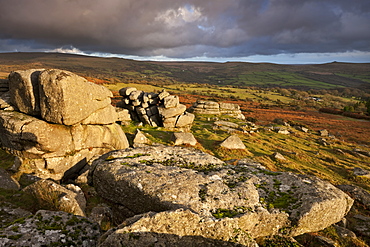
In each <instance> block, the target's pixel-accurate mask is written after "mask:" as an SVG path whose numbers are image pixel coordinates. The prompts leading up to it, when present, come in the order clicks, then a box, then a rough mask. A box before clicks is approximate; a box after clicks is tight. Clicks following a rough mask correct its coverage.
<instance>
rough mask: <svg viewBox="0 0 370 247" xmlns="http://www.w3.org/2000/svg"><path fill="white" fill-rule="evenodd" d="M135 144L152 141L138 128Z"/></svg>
mask: <svg viewBox="0 0 370 247" xmlns="http://www.w3.org/2000/svg"><path fill="white" fill-rule="evenodd" d="M133 143H134V145H135V144H151V141H150V140H149V139H148V138H147V137H146V136H145V135H144V133H143V132H141V131H140V130H139V129H136V133H135V137H134V140H133Z"/></svg>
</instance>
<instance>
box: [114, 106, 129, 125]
mask: <svg viewBox="0 0 370 247" xmlns="http://www.w3.org/2000/svg"><path fill="white" fill-rule="evenodd" d="M116 112H117V122H121V124H123V125H128V124H129V123H130V122H131V120H132V119H131V115H130V112H129V110H127V109H123V108H120V107H116Z"/></svg>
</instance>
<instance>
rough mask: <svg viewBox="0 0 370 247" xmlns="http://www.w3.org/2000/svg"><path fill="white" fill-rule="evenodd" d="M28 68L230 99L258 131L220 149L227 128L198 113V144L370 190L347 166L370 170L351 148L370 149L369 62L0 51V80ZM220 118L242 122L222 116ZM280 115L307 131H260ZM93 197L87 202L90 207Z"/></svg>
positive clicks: (224, 155)
mask: <svg viewBox="0 0 370 247" xmlns="http://www.w3.org/2000/svg"><path fill="white" fill-rule="evenodd" d="M31 68H58V69H65V70H69V71H71V72H74V73H76V74H78V75H81V76H83V77H86V78H88V80H90V81H92V82H94V83H97V84H104V86H106V87H107V88H109V89H110V90H111V91H113V93H114V95H115V98H113V103H116V102H117V101H118V100H119V98H120V97H119V95H118V90H119V89H120V88H123V87H136V88H137V89H139V90H144V91H146V92H159V91H161V90H163V89H165V90H167V91H169V92H170V93H171V94H175V95H178V96H179V97H180V102H181V103H183V104H185V105H186V106H187V107H190V106H191V105H192V104H193V103H194V102H196V101H197V100H198V99H204V100H213V101H219V102H230V103H236V104H238V105H240V107H241V110H242V112H243V114H244V115H245V116H246V119H247V121H249V122H253V123H255V124H256V125H257V126H261V128H260V131H258V132H255V133H253V132H251V133H248V134H242V133H239V134H238V135H239V137H240V138H241V140H242V141H243V143H244V144H245V145H246V147H247V149H246V150H244V151H239V150H236V151H228V150H224V149H222V148H219V147H218V144H219V143H220V142H221V141H222V140H223V139H225V138H226V137H227V136H228V135H229V133H227V132H225V131H222V130H215V129H214V128H213V125H212V124H213V121H212V119H213V118H214V116H197V117H196V119H195V122H194V124H193V128H192V129H191V131H192V133H193V134H194V136H195V137H196V139H197V140H198V142H199V143H198V144H197V146H196V148H198V149H201V150H203V151H205V152H207V153H210V154H212V155H215V156H216V157H218V158H220V159H222V160H225V161H229V162H232V161H233V159H240V158H244V157H248V158H252V159H254V160H256V161H258V162H260V163H261V164H263V165H264V166H266V167H267V168H268V169H270V170H272V171H289V172H294V173H302V174H309V175H315V176H318V177H320V178H322V179H325V180H328V181H330V182H331V183H333V184H335V185H339V184H354V185H357V186H359V187H362V188H364V189H365V190H367V191H369V192H370V179H369V178H364V177H359V176H355V175H354V174H353V172H352V171H353V168H354V167H359V168H362V169H367V170H370V157H368V156H366V155H362V154H361V153H359V152H356V151H354V150H357V151H358V150H361V151H363V152H365V153H366V152H370V148H369V145H370V138H369V137H370V134H369V133H370V121H369V119H368V110H369V109H370V104H369V103H368V102H370V101H369V100H370V64H346V63H337V62H334V63H329V64H321V65H277V64H267V63H259V64H252V63H234V62H230V63H201V62H197V63H195V62H143V61H134V60H126V59H119V58H96V57H86V56H79V55H68V54H54V53H8V54H0V79H5V78H6V77H7V76H8V74H9V73H10V72H11V71H14V70H23V69H31ZM331 113H335V114H331ZM219 119H220V120H226V121H231V122H235V123H238V124H240V125H242V124H243V122H241V121H240V120H236V119H230V118H227V117H223V116H221V117H219ZM283 122H286V123H289V124H290V125H291V126H294V125H298V126H304V127H307V128H308V129H309V131H308V133H304V132H299V131H296V132H295V133H294V134H292V135H282V134H277V133H275V132H271V131H267V130H266V127H268V126H275V127H276V126H281V123H283ZM122 128H123V129H124V131H125V133H126V134H127V135H128V137H129V140H130V138H132V136H133V135H134V133H135V130H136V129H137V128H138V126H136V125H135V123H132V124H131V125H128V126H123V127H122ZM139 128H140V129H141V130H142V131H143V132H144V133H145V134H146V135H147V137H148V138H149V139H151V140H152V141H153V142H159V143H163V144H166V145H171V144H172V143H171V140H170V136H171V133H172V132H171V131H168V130H166V129H164V128H153V127H149V126H141V127H139ZM321 129H327V130H328V131H329V133H330V135H331V137H324V138H325V140H324V141H323V140H322V138H321V137H320V136H319V135H318V134H317V131H318V130H321ZM275 152H279V153H281V154H283V156H284V157H285V160H276V159H274V158H272V156H271V155H272V154H273V153H275ZM0 160H2V161H1V164H0V165H1V167H3V168H8V167H9V166H11V164H12V162H13V160H14V157H12V156H11V155H8V154H6V153H5V152H3V151H1V150H0ZM5 197H7V196H6V195H5V196H4V195H2V196H1V197H0V198H5ZM88 203H89V202H88ZM93 204H94V202H92V201H90V207H92V205H93ZM352 213H353V214H355V213H358V214H362V215H365V216H370V214H369V211H368V210H367V209H366V208H363V207H362V206H358V205H357V207H356V209H355V212H352ZM315 234H316V233H315ZM318 234H319V235H323V236H327V237H330V238H331V239H334V240H336V241H337V242H339V243H340V244H341V246H367V245H366V243H367V244H369V242H370V240H369V239H368V238H366V237H362V238H359V239H358V240H356V241H355V240H352V241H349V240H343V239H339V238H338V236H336V235H335V233H333V229H326V230H324V231H322V232H320V233H318ZM306 238H307V239H303V240H301V242H304V241H306V242H307V241H308V242H309V239H310V238H309V236H306ZM364 241H366V243H365V242H364ZM261 246H263V245H261ZM266 246H268V245H266ZM307 246H308V245H307Z"/></svg>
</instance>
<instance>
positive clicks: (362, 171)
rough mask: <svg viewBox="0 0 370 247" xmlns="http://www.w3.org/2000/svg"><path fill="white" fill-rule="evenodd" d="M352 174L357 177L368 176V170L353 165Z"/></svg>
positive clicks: (369, 172) (369, 176)
mask: <svg viewBox="0 0 370 247" xmlns="http://www.w3.org/2000/svg"><path fill="white" fill-rule="evenodd" d="M353 175H355V176H358V177H365V178H370V171H369V170H366V169H362V168H361V167H355V168H353Z"/></svg>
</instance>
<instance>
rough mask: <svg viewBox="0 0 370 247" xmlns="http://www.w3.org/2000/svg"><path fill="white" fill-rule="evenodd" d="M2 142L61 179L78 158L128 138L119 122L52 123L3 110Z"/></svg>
mask: <svg viewBox="0 0 370 247" xmlns="http://www.w3.org/2000/svg"><path fill="white" fill-rule="evenodd" d="M0 130H1V133H2V134H1V135H0V142H1V145H2V146H3V148H5V149H6V150H8V151H9V152H10V153H12V154H14V155H16V156H19V157H20V158H22V160H23V162H24V163H28V164H30V165H31V167H33V168H34V169H35V172H36V173H38V175H40V176H41V177H43V178H48V177H51V178H53V179H56V180H59V179H61V178H62V177H63V174H64V172H66V171H67V170H69V169H70V168H71V167H73V166H75V165H76V164H77V163H78V162H80V161H81V160H83V159H86V162H87V161H88V160H89V159H91V158H92V157H93V156H95V155H98V154H103V153H106V152H108V151H110V150H115V149H122V148H127V147H128V146H129V144H128V141H127V138H126V136H125V134H124V133H123V131H122V129H121V128H120V126H119V125H117V124H107V125H79V124H78V125H74V126H65V125H59V124H51V123H48V122H45V121H42V120H40V119H38V118H34V117H32V116H29V115H26V114H23V113H19V112H9V111H0Z"/></svg>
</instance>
